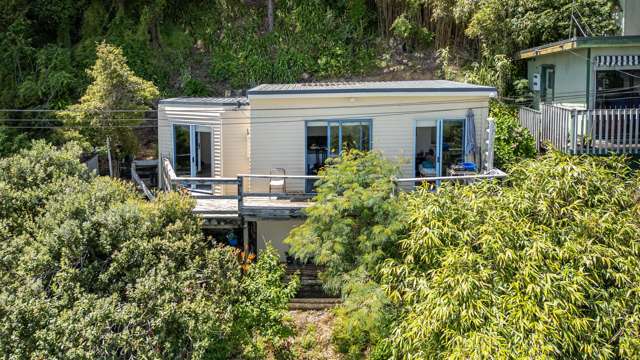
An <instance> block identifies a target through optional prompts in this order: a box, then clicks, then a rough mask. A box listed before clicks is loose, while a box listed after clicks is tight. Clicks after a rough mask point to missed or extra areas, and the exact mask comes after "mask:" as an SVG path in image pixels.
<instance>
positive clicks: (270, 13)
mask: <svg viewBox="0 0 640 360" xmlns="http://www.w3.org/2000/svg"><path fill="white" fill-rule="evenodd" d="M273 1H274V0H267V31H268V32H272V31H273Z"/></svg>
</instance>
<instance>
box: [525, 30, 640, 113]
mask: <svg viewBox="0 0 640 360" xmlns="http://www.w3.org/2000/svg"><path fill="white" fill-rule="evenodd" d="M516 59H520V60H526V62H527V78H528V80H529V87H530V90H531V91H532V93H533V94H534V106H535V107H536V108H537V107H539V104H540V103H545V104H555V105H561V106H565V107H570V108H575V109H594V108H596V109H608V108H629V107H637V106H638V105H640V36H609V37H579V38H573V39H568V40H563V41H558V42H555V43H551V44H545V45H542V46H539V47H536V48H532V49H527V50H523V51H520V52H519V53H518V54H517V56H516Z"/></svg>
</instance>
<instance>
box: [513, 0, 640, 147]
mask: <svg viewBox="0 0 640 360" xmlns="http://www.w3.org/2000/svg"><path fill="white" fill-rule="evenodd" d="M621 5H622V11H623V13H622V15H621V16H620V19H621V26H622V35H621V36H592V37H576V38H572V39H568V40H563V41H558V42H554V43H550V44H545V45H542V46H538V47H535V48H531V49H527V50H522V51H520V52H519V53H518V54H517V55H516V59H519V60H523V61H526V63H527V78H528V80H529V88H530V90H531V92H532V93H533V99H532V105H531V108H523V109H521V111H520V120H521V123H522V124H523V125H524V126H525V127H527V128H528V129H529V130H530V131H531V132H532V133H533V135H534V137H535V138H536V141H537V145H538V147H540V145H541V143H543V142H546V141H549V142H551V143H552V144H553V145H554V146H555V147H556V148H558V149H560V150H562V151H566V152H571V153H592V154H593V153H598V154H604V153H608V152H612V151H613V152H617V153H638V152H640V148H639V146H640V137H639V134H638V131H637V128H638V127H640V124H638V123H639V122H640V120H639V119H638V108H640V21H638V18H640V1H622V2H621Z"/></svg>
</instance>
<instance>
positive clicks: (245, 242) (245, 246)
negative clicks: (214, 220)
mask: <svg viewBox="0 0 640 360" xmlns="http://www.w3.org/2000/svg"><path fill="white" fill-rule="evenodd" d="M240 223H241V224H242V252H243V256H242V262H243V263H246V262H247V259H248V258H249V226H248V225H247V222H246V221H245V219H244V216H240Z"/></svg>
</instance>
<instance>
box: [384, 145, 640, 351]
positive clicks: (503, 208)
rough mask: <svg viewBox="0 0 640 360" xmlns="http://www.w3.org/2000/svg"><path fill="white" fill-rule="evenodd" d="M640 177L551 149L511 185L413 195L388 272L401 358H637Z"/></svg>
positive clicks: (617, 163)
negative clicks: (406, 232)
mask: <svg viewBox="0 0 640 360" xmlns="http://www.w3.org/2000/svg"><path fill="white" fill-rule="evenodd" d="M638 184H639V183H638V177H637V176H635V177H634V176H633V175H632V173H631V171H630V169H629V168H628V167H627V166H626V165H625V164H624V161H623V159H620V158H615V157H614V158H594V157H586V156H581V157H572V156H568V155H563V154H560V153H556V152H554V153H551V154H548V155H546V156H544V157H543V158H541V159H536V160H527V161H524V162H521V163H520V164H518V165H516V166H514V167H513V168H512V169H511V171H510V174H509V177H508V178H507V180H506V182H505V183H504V184H499V183H496V182H482V183H476V184H474V185H472V186H460V185H454V184H449V185H445V186H442V187H441V188H440V189H439V190H438V191H436V192H431V191H427V190H426V189H420V190H418V191H417V192H415V193H413V194H412V195H410V196H408V197H407V202H406V209H407V219H408V221H409V224H408V226H409V228H410V234H409V236H407V237H406V238H405V239H403V240H401V241H399V242H398V244H397V245H398V246H399V248H400V251H401V254H402V255H401V258H400V259H388V260H387V261H386V262H385V265H384V266H383V268H382V270H381V274H382V275H383V280H382V282H383V285H384V287H385V289H386V290H387V293H388V295H389V297H390V298H391V299H392V300H393V301H394V302H396V303H397V304H398V305H399V306H400V307H401V314H400V316H399V317H398V318H397V319H396V322H395V325H394V328H393V329H392V334H393V335H392V337H391V338H390V347H391V348H392V349H393V352H394V356H395V357H397V358H411V359H433V358H450V359H488V358H500V359H521V358H527V359H550V358H565V359H596V358H598V359H620V358H624V359H635V358H638V356H640V353H639V351H640V341H639V340H638V339H640V336H639V335H640V332H639V331H640V326H639V325H638V324H639V321H640V311H639V309H640V294H639V293H638V291H637V289H638V284H640V271H639V269H640V256H639V255H640V253H639V247H638V239H639V238H640V206H639V204H638Z"/></svg>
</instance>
